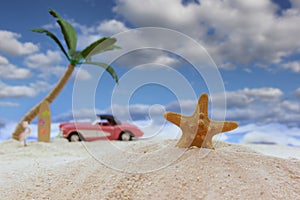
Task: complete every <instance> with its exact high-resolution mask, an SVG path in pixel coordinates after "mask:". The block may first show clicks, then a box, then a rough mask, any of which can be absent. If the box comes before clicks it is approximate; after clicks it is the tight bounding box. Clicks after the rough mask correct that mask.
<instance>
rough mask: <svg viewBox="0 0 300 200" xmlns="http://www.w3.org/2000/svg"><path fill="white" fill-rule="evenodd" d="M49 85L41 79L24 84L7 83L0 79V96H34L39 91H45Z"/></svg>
mask: <svg viewBox="0 0 300 200" xmlns="http://www.w3.org/2000/svg"><path fill="white" fill-rule="evenodd" d="M50 88H51V86H50V85H49V84H48V83H46V82H42V81H37V82H35V83H30V84H29V86H26V85H17V86H12V85H7V84H5V83H3V82H1V81H0V98H19V97H35V96H36V95H37V94H39V93H40V92H44V91H47V90H49V89H50Z"/></svg>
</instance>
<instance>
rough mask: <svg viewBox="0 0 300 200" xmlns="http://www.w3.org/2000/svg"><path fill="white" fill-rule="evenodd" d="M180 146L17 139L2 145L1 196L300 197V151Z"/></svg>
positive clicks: (0, 166) (170, 141)
mask: <svg viewBox="0 0 300 200" xmlns="http://www.w3.org/2000/svg"><path fill="white" fill-rule="evenodd" d="M175 143H176V141H172V140H164V141H132V142H119V141H113V142H110V141H99V142H90V143H69V142H67V141H66V140H63V139H58V140H55V141H52V142H51V143H38V142H30V143H28V146H27V147H23V146H22V144H21V143H20V142H17V141H14V140H9V141H6V142H3V143H0V199H300V160H299V159H296V158H299V157H300V156H299V155H300V149H299V148H292V147H279V148H278V147H276V146H268V147H259V146H256V145H251V146H250V147H251V148H256V149H260V151H262V152H263V149H264V148H265V149H266V148H267V149H268V152H269V153H268V154H269V155H273V156H274V153H273V154H272V153H270V152H275V151H272V150H270V148H273V150H274V149H277V150H278V149H279V150H280V151H279V150H278V151H279V152H276V156H279V157H281V158H278V157H273V156H268V155H263V154H261V153H258V152H255V151H254V150H253V149H251V148H248V147H246V146H239V145H230V144H225V143H217V144H216V150H214V151H211V150H207V149H199V148H192V149H188V150H183V149H179V148H176V147H174V145H175ZM265 151H266V150H265ZM282 152H283V153H282ZM288 152H290V153H291V152H292V153H291V154H289V155H287V153H288ZM298 156H299V157H298ZM291 157H293V158H291Z"/></svg>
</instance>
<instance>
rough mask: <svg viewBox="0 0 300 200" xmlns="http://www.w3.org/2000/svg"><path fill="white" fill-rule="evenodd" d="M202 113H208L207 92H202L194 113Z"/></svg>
mask: <svg viewBox="0 0 300 200" xmlns="http://www.w3.org/2000/svg"><path fill="white" fill-rule="evenodd" d="M196 113H197V114H200V113H203V114H204V115H205V116H207V115H208V95H207V94H205V93H204V94H202V95H201V96H200V97H199V100H198V104H197V108H196V110H195V113H194V114H196Z"/></svg>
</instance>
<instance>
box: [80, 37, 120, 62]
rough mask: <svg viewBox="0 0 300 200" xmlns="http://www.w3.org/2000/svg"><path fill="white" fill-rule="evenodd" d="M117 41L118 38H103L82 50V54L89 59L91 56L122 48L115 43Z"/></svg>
mask: <svg viewBox="0 0 300 200" xmlns="http://www.w3.org/2000/svg"><path fill="white" fill-rule="evenodd" d="M116 41H117V39H116V38H106V37H104V38H101V39H99V40H97V41H95V42H93V43H92V44H90V45H89V46H87V47H86V48H85V49H84V50H82V51H81V54H82V56H83V57H84V58H85V59H89V58H90V57H91V56H94V55H96V54H99V53H102V52H105V51H110V50H113V49H120V47H118V46H116V45H114V44H115V43H116Z"/></svg>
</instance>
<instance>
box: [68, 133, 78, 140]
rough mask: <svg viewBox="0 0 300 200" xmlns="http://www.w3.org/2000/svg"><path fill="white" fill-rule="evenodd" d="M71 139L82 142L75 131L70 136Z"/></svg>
mask: <svg viewBox="0 0 300 200" xmlns="http://www.w3.org/2000/svg"><path fill="white" fill-rule="evenodd" d="M69 141H70V142H80V141H81V139H80V137H79V135H78V133H73V134H72V135H71V136H70V137H69Z"/></svg>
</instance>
